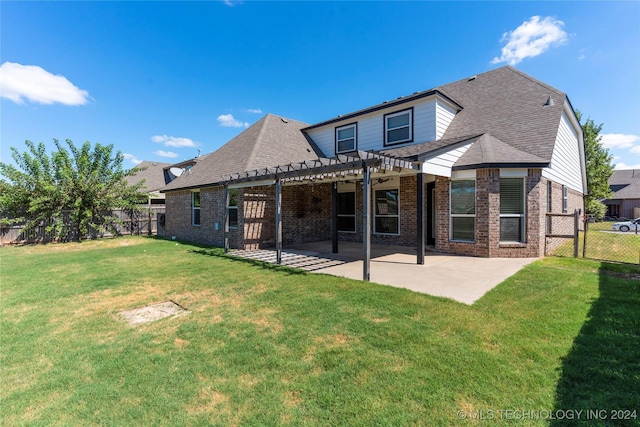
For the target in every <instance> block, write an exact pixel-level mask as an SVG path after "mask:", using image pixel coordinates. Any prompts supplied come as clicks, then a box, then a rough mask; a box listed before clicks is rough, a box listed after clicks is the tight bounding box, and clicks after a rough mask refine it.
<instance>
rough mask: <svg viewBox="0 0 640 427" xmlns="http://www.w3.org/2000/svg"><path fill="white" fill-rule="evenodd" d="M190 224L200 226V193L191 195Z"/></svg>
mask: <svg viewBox="0 0 640 427" xmlns="http://www.w3.org/2000/svg"><path fill="white" fill-rule="evenodd" d="M191 224H193V225H200V192H199V191H193V192H192V193H191Z"/></svg>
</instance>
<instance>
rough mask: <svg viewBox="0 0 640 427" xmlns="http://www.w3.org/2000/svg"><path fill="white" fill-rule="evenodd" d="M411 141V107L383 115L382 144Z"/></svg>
mask: <svg viewBox="0 0 640 427" xmlns="http://www.w3.org/2000/svg"><path fill="white" fill-rule="evenodd" d="M411 141H413V108H410V109H408V110H404V111H398V112H397V113H391V114H385V115H384V145H393V144H402V143H403V142H411Z"/></svg>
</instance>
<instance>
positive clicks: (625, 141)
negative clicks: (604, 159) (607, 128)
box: [600, 133, 640, 148]
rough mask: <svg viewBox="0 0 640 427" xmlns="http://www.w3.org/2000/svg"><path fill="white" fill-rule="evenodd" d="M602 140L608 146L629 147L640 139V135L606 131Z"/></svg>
mask: <svg viewBox="0 0 640 427" xmlns="http://www.w3.org/2000/svg"><path fill="white" fill-rule="evenodd" d="M601 136H602V139H601V140H600V142H601V143H602V145H603V146H604V147H606V148H629V147H633V145H634V143H635V142H637V141H640V136H638V135H625V134H623V133H604V134H602V135H601Z"/></svg>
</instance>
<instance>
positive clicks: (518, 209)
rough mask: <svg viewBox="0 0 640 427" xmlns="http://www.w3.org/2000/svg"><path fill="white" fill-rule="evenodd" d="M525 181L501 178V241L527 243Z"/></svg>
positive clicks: (522, 179)
mask: <svg viewBox="0 0 640 427" xmlns="http://www.w3.org/2000/svg"><path fill="white" fill-rule="evenodd" d="M524 185H525V179H524V178H500V241H501V242H524V241H525V212H526V211H525V191H524Z"/></svg>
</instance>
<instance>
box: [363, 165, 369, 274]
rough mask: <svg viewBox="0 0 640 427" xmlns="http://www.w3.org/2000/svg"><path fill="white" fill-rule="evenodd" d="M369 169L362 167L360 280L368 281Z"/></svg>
mask: <svg viewBox="0 0 640 427" xmlns="http://www.w3.org/2000/svg"><path fill="white" fill-rule="evenodd" d="M370 199H371V170H370V169H369V166H364V167H363V180H362V250H363V256H362V280H364V281H365V282H368V281H369V279H370V277H371V275H370V273H369V271H370V267H371V213H370V212H369V211H370V209H371V201H370Z"/></svg>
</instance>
